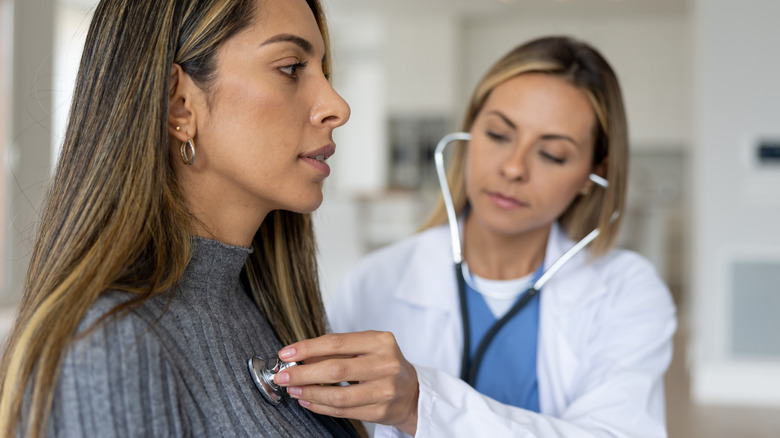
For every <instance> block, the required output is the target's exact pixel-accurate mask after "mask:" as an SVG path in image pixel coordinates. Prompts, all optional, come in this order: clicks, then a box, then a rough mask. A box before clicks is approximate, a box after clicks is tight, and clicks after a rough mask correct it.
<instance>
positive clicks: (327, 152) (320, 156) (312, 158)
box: [298, 144, 336, 176]
mask: <svg viewBox="0 0 780 438" xmlns="http://www.w3.org/2000/svg"><path fill="white" fill-rule="evenodd" d="M335 153H336V146H334V145H332V144H329V145H327V146H324V147H321V148H319V149H317V150H315V151H311V152H306V153H303V154H301V155H299V156H298V158H300V159H302V160H303V161H306V162H307V163H309V164H311V165H312V166H313V167H314V168H315V169H317V170H318V171H319V172H320V173H322V174H323V175H325V176H328V175H330V166H328V164H327V163H325V161H326V160H327V159H328V158H330V157H331V156H332V155H333V154H335Z"/></svg>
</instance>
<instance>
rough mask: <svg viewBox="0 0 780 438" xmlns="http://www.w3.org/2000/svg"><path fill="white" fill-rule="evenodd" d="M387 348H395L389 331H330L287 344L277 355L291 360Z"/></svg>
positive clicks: (353, 354) (368, 351)
mask: <svg viewBox="0 0 780 438" xmlns="http://www.w3.org/2000/svg"><path fill="white" fill-rule="evenodd" d="M388 348H393V349H395V348H397V343H396V341H395V337H394V336H393V334H392V333H390V332H377V331H365V332H356V333H330V334H327V335H323V336H320V337H317V338H313V339H306V340H303V341H299V342H296V343H294V344H291V345H288V346H287V347H284V348H283V349H281V350H280V351H279V357H280V358H281V359H282V360H284V361H287V362H292V361H304V360H306V359H309V358H313V357H322V356H333V355H348V356H356V355H361V354H367V353H372V352H376V351H379V350H380V349H381V350H385V349H388Z"/></svg>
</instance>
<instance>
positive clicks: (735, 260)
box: [691, 0, 780, 407]
mask: <svg viewBox="0 0 780 438" xmlns="http://www.w3.org/2000/svg"><path fill="white" fill-rule="evenodd" d="M694 17H695V23H694V30H695V35H694V42H695V49H696V50H695V54H696V81H695V91H696V93H695V123H694V126H695V143H694V144H695V147H694V150H693V160H692V163H693V179H692V183H693V194H694V197H693V207H694V208H693V212H694V214H693V223H692V227H691V231H692V236H691V237H692V241H693V252H692V262H693V277H692V282H691V286H692V299H693V301H692V306H691V308H692V310H693V316H694V319H693V322H694V325H693V327H692V328H693V330H694V331H693V333H692V340H693V347H695V348H694V350H693V353H692V356H693V357H692V359H693V362H692V365H693V367H692V373H691V377H692V383H693V394H694V396H695V397H697V398H698V399H700V400H704V401H711V402H717V403H727V402H732V403H733V402H740V403H745V404H767V405H773V406H776V407H780V322H778V321H780V232H778V223H780V163H778V162H775V163H774V164H764V165H762V164H760V163H759V162H758V160H757V147H758V144H759V141H761V140H780V75H778V72H780V49H778V43H780V28H778V26H777V18H778V17H780V3H778V2H777V1H774V0H751V1H742V2H734V1H731V0H697V1H696V2H695V14H694ZM762 267H763V268H762ZM745 274H748V275H745ZM746 344H747V345H746Z"/></svg>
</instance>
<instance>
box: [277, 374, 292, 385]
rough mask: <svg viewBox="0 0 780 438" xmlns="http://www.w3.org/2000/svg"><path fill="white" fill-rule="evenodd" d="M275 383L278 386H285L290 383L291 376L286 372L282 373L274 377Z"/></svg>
mask: <svg viewBox="0 0 780 438" xmlns="http://www.w3.org/2000/svg"><path fill="white" fill-rule="evenodd" d="M274 383H276V384H277V385H284V384H285V383H290V374H289V373H288V372H286V371H282V372H281V373H278V374H276V375H275V376H274Z"/></svg>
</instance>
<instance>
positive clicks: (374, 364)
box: [274, 355, 402, 386]
mask: <svg viewBox="0 0 780 438" xmlns="http://www.w3.org/2000/svg"><path fill="white" fill-rule="evenodd" d="M401 371H402V365H401V363H400V362H399V361H398V360H396V359H394V358H388V357H385V356H374V355H370V356H357V357H353V358H347V359H325V360H322V361H319V362H317V363H311V364H310V363H308V362H307V363H304V364H303V365H298V366H294V367H290V368H287V369H285V370H284V371H281V372H279V373H278V374H276V376H275V377H274V381H275V383H276V384H277V385H280V386H304V385H313V384H323V383H325V384H329V383H341V382H354V381H369V380H378V379H385V378H394V377H396V376H398V375H399V374H400V373H401Z"/></svg>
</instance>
